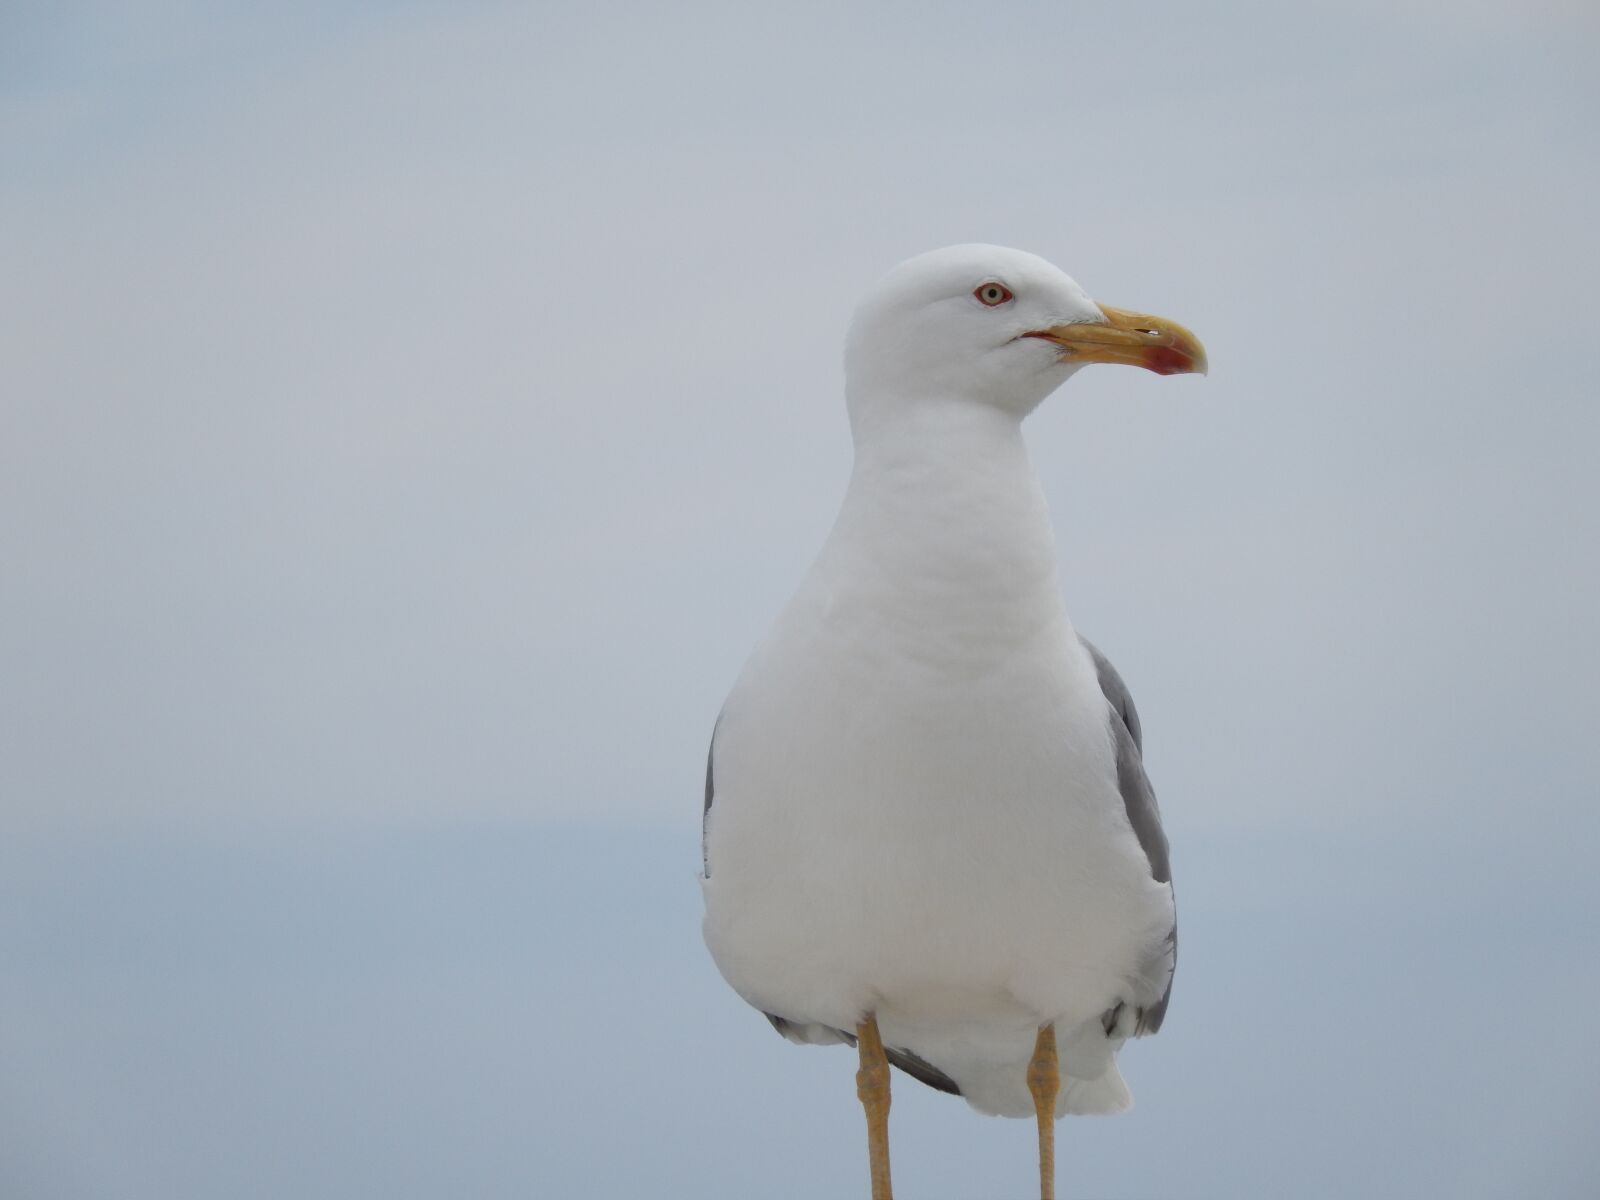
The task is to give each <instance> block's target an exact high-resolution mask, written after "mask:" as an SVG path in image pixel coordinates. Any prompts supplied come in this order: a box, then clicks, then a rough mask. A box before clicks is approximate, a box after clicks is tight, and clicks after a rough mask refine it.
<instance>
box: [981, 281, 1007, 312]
mask: <svg viewBox="0 0 1600 1200" xmlns="http://www.w3.org/2000/svg"><path fill="white" fill-rule="evenodd" d="M972 294H973V295H974V296H976V297H977V298H978V303H979V304H985V305H988V306H989V307H990V308H996V307H998V306H999V305H1002V304H1004V303H1005V302H1006V301H1008V300H1015V299H1016V297H1015V296H1014V295H1012V294H1011V289H1010V288H1008V287H1007V286H1006V285H1005V284H1003V283H996V282H995V281H994V280H992V279H991V280H990V281H989V282H988V283H980V284H979V285H978V286H977V287H975V288H973V289H972Z"/></svg>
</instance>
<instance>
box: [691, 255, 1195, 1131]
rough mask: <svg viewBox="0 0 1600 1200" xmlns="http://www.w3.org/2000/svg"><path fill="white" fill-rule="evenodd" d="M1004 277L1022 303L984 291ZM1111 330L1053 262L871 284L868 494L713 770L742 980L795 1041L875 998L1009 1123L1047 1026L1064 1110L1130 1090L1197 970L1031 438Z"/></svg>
mask: <svg viewBox="0 0 1600 1200" xmlns="http://www.w3.org/2000/svg"><path fill="white" fill-rule="evenodd" d="M991 281H993V282H998V283H999V284H1000V285H1001V286H1002V287H1003V288H1004V289H1005V291H1006V293H1008V294H1009V296H1008V298H1007V299H1005V300H1004V301H1002V302H1000V303H998V304H995V305H991V304H990V303H989V302H988V300H987V299H985V298H983V297H981V296H980V295H979V294H978V293H977V291H975V289H977V288H980V287H982V286H984V285H986V284H987V283H989V282H991ZM998 294H999V293H995V292H989V293H985V294H984V295H985V296H991V297H992V296H995V295H998ZM1106 311H1111V312H1114V311H1116V310H1106ZM1107 321H1108V318H1107V317H1106V315H1105V313H1104V312H1103V311H1102V310H1101V309H1100V308H1099V307H1098V306H1096V305H1095V304H1094V303H1093V302H1092V301H1091V300H1089V298H1088V297H1087V296H1086V295H1085V294H1084V292H1083V291H1082V289H1080V288H1079V287H1078V286H1077V284H1075V283H1074V282H1073V281H1072V280H1071V279H1069V278H1068V277H1067V276H1065V275H1063V274H1062V273H1061V272H1060V271H1058V270H1057V269H1056V268H1054V267H1053V266H1051V265H1050V264H1049V263H1046V262H1044V261H1043V260H1042V259H1038V258H1036V257H1034V256H1032V255H1028V254H1023V253H1021V252H1019V251H1014V250H1006V249H1003V248H1000V247H994V246H958V247H951V248H949V249H947V250H942V251H935V252H933V253H932V254H928V255H923V256H921V257H919V258H916V259H912V260H910V261H909V262H907V263H905V264H902V265H901V266H900V267H898V268H896V270H895V271H893V272H891V273H890V275H889V276H888V277H887V278H886V279H885V280H884V281H883V282H882V283H881V284H880V285H879V286H878V288H877V289H876V290H875V291H874V292H873V293H872V294H871V295H870V296H869V297H868V299H867V300H866V302H865V303H864V304H863V305H862V307H861V309H860V311H859V312H858V314H857V316H856V319H855V322H854V323H853V326H852V329H851V334H850V340H849V345H848V350H847V357H846V377H847V397H848V403H849V412H850V419H851V425H852V429H853V432H854V437H855V446H856V460H855V467H854V471H853V474H852V476H851V479H850V484H849V489H848V492H847V494H846V496H845V500H844V504H843V507H842V509H841V511H840V513H839V517H838V520H837V523H836V524H835V526H834V528H833V531H832V533H831V535H830V536H829V538H828V540H827V542H826V544H825V545H824V547H823V549H822V551H821V553H820V555H819V556H818V558H817V560H816V562H815V564H814V565H813V566H812V568H811V570H810V572H809V573H808V574H807V575H806V576H805V579H804V580H803V582H802V583H801V585H800V588H799V590H798V592H797V594H796V595H795V597H794V598H793V600H792V601H791V602H790V604H789V605H788V607H787V608H786V609H785V610H784V612H783V613H782V615H781V616H780V617H779V619H778V621H777V623H776V625H775V626H774V628H773V629H772V631H771V633H770V635H769V636H768V637H767V639H766V640H765V641H764V642H763V643H762V644H761V645H760V646H759V647H758V648H757V649H756V651H755V653H754V654H753V655H752V657H751V658H750V661H749V663H748V665H747V666H746V667H745V669H744V671H743V673H742V674H741V676H740V678H739V680H738V682H737V684H736V686H735V687H734V689H733V691H732V693H731V694H730V696H729V697H728V700H727V703H726V705H725V707H724V709H723V711H722V714H721V716H720V718H719V720H718V723H717V728H716V733H715V737H714V742H713V747H712V759H711V764H710V768H709V770H710V775H711V779H712V781H714V796H713V795H712V794H711V793H712V788H711V787H709V786H708V795H707V804H708V807H707V813H706V830H705V853H706V875H705V878H704V881H703V889H704V897H705V907H706V915H705V926H704V930H705V937H706V942H707V945H708V946H709V947H710V950H711V953H712V956H713V957H714V959H715V961H716V964H717V966H718V968H719V969H720V970H721V972H722V974H723V975H724V976H725V977H726V979H727V980H728V982H729V983H730V984H731V985H732V986H733V987H734V989H735V990H737V991H738V993H739V994H740V995H741V996H742V997H744V998H745V999H746V1000H747V1001H749V1002H750V1003H751V1004H752V1005H755V1006H756V1007H757V1008H759V1009H761V1010H762V1011H763V1012H766V1013H768V1014H771V1015H772V1016H774V1017H776V1018H778V1019H779V1020H778V1021H776V1022H775V1023H776V1024H778V1025H779V1028H780V1029H783V1030H784V1031H785V1032H786V1033H788V1035H789V1036H791V1037H792V1038H794V1039H795V1040H801V1041H837V1040H845V1037H844V1033H845V1031H853V1030H854V1029H855V1028H856V1026H857V1023H858V1022H859V1021H861V1020H862V1019H863V1018H864V1016H865V1015H867V1014H869V1013H875V1014H876V1017H877V1021H878V1025H879V1028H880V1029H881V1031H882V1035H883V1042H884V1044H885V1045H886V1046H888V1047H891V1048H893V1049H895V1050H898V1051H903V1052H909V1053H910V1054H913V1055H915V1056H916V1057H917V1058H919V1059H921V1060H923V1062H924V1063H926V1064H928V1065H929V1066H931V1067H933V1068H934V1069H935V1071H936V1072H937V1073H939V1074H942V1075H943V1076H946V1077H947V1078H948V1080H949V1081H952V1082H953V1083H954V1084H955V1085H956V1086H958V1087H959V1089H960V1091H961V1093H962V1094H963V1095H964V1096H965V1097H966V1099H967V1100H968V1101H969V1103H971V1104H972V1105H973V1107H975V1108H977V1109H979V1110H981V1111H983V1112H988V1113H998V1114H1001V1115H1006V1116H1032V1115H1034V1103H1033V1100H1032V1098H1031V1096H1030V1094H1029V1090H1028V1086H1027V1083H1026V1079H1025V1074H1026V1066H1027V1063H1028V1059H1029V1055H1030V1054H1031V1053H1032V1052H1033V1049H1034V1042H1035V1037H1036V1035H1037V1033H1038V1031H1039V1029H1040V1027H1041V1026H1044V1025H1048V1024H1054V1025H1055V1026H1056V1028H1057V1030H1058V1032H1059V1036H1060V1045H1061V1069H1062V1088H1061V1091H1060V1093H1059V1096H1058V1097H1057V1100H1056V1111H1057V1114H1058V1115H1059V1114H1062V1113H1067V1112H1115V1111H1120V1110H1122V1109H1124V1108H1126V1107H1127V1106H1128V1104H1129V1103H1130V1097H1129V1094H1128V1090H1127V1088H1126V1087H1125V1086H1124V1084H1123V1081H1122V1077H1121V1074H1120V1073H1119V1071H1118V1069H1117V1065H1116V1054H1117V1050H1118V1049H1119V1047H1120V1046H1121V1045H1122V1043H1123V1041H1124V1039H1125V1038H1126V1037H1127V1036H1128V1035H1129V1034H1130V1033H1132V1032H1133V1031H1134V1029H1135V1025H1136V1021H1135V1019H1134V1014H1135V1013H1137V1012H1138V1011H1139V1010H1141V1009H1144V1008H1148V1007H1150V1006H1154V1005H1156V1004H1157V1003H1158V1002H1164V1001H1163V998H1164V995H1165V993H1166V989H1167V988H1168V985H1169V982H1170V978H1171V974H1172V969H1173V961H1174V953H1175V951H1174V944H1173V930H1174V910H1173V894H1172V887H1171V884H1170V882H1167V881H1164V880H1161V879H1158V878H1156V877H1155V876H1154V874H1153V871H1152V857H1151V855H1150V854H1149V853H1147V848H1146V846H1145V845H1142V844H1141V836H1140V835H1139V833H1138V832H1137V831H1136V829H1135V827H1134V823H1133V821H1132V819H1131V818H1132V810H1131V808H1130V806H1129V802H1125V797H1124V794H1123V791H1122V790H1121V789H1120V788H1119V777H1118V771H1119V763H1118V745H1117V736H1116V729H1117V726H1116V723H1115V722H1116V720H1117V719H1119V718H1118V716H1117V713H1116V712H1115V711H1114V706H1113V705H1112V704H1111V703H1110V702H1108V699H1107V694H1106V692H1105V690H1103V687H1102V681H1101V679H1100V677H1099V674H1098V672H1097V664H1096V662H1095V660H1094V658H1093V657H1092V655H1091V653H1090V651H1089V650H1088V648H1087V647H1086V646H1085V645H1084V644H1083V643H1082V642H1081V641H1080V640H1079V637H1078V635H1077V633H1076V631H1075V630H1074V628H1073V626H1072V622H1071V620H1070V619H1069V617H1068V615H1067V609H1066V606H1065V604H1064V602H1063V599H1062V596H1061V592H1060V590H1059V587H1058V584H1057V579H1056V561H1055V549H1054V539H1053V536H1052V532H1051V527H1050V520H1049V514H1048V512H1047V510H1046V505H1045V499H1044V495H1043V492H1042V490H1041V488H1040V486H1039V482H1038V479H1037V477H1036V475H1035V473H1034V470H1033V467H1032V465H1031V464H1030V462H1029V458H1028V454H1027V450H1026V447H1025V445H1024V442H1023V437H1022V430H1021V422H1022V419H1023V417H1025V416H1026V415H1027V413H1028V412H1030V411H1031V410H1032V409H1033V408H1034V407H1035V406H1036V405H1037V404H1038V403H1039V402H1040V401H1041V400H1042V399H1043V398H1044V397H1045V396H1046V395H1048V394H1049V393H1050V392H1051V391H1053V390H1054V389H1055V388H1056V387H1057V386H1059V385H1060V384H1061V383H1062V382H1063V381H1065V380H1066V379H1067V378H1068V377H1069V376H1070V375H1071V374H1072V373H1073V372H1074V371H1075V370H1076V369H1077V368H1078V367H1079V366H1080V365H1082V363H1083V362H1084V361H1110V360H1109V359H1105V358H1097V357H1095V356H1094V355H1092V354H1091V355H1084V354H1074V353H1073V352H1072V351H1071V350H1070V349H1068V348H1066V347H1067V342H1066V341H1065V340H1064V338H1065V335H1063V334H1061V331H1062V330H1063V329H1066V328H1069V327H1070V328H1072V329H1083V328H1086V327H1093V328H1097V329H1099V330H1101V331H1104V330H1105V329H1106V328H1108V325H1107ZM1174 328H1176V327H1174ZM1039 331H1054V334H1055V335H1056V336H1051V337H1047V336H1045V335H1044V334H1043V333H1041V332H1039ZM1140 332H1141V333H1143V332H1145V331H1144V330H1141V331H1140ZM1182 332H1184V331H1181V330H1180V333H1182ZM1185 336H1187V335H1186V334H1185ZM1163 344H1167V343H1163ZM1196 348H1197V344H1196ZM1117 361H1129V360H1128V359H1126V358H1123V359H1118V360H1117ZM1201 364H1202V365H1203V360H1201ZM1145 365H1150V364H1149V363H1146V364H1145ZM1157 369H1160V368H1159V367H1158V368H1157ZM1175 369H1197V368H1175ZM1128 719H1129V720H1130V721H1132V722H1134V723H1135V731H1136V718H1132V717H1131V713H1130V716H1129V718H1128ZM1140 778H1141V779H1142V768H1141V773H1140ZM1151 811H1152V812H1153V806H1152V810H1151ZM1156 833H1157V836H1159V828H1157V830H1156ZM1161 849H1162V861H1163V862H1164V858H1165V854H1164V850H1165V847H1164V842H1163V843H1162V847H1161ZM1119 1005H1120V1006H1122V1007H1121V1008H1120V1009H1119V1007H1118V1006H1119Z"/></svg>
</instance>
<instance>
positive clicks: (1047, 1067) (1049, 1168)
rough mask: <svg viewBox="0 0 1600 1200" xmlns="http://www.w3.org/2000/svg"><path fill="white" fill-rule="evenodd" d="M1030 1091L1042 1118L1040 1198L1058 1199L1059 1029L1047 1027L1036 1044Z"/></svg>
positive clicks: (1029, 1077)
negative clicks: (1057, 1110)
mask: <svg viewBox="0 0 1600 1200" xmlns="http://www.w3.org/2000/svg"><path fill="white" fill-rule="evenodd" d="M1028 1090H1029V1091H1030V1092H1032V1093H1033V1111H1034V1113H1035V1114H1036V1115H1037V1116H1038V1118H1039V1197H1040V1200H1055V1197H1056V1093H1057V1092H1059V1091H1060V1090H1061V1072H1060V1067H1059V1065H1058V1063H1057V1062H1056V1027H1055V1026H1054V1025H1046V1026H1045V1027H1044V1028H1042V1029H1041V1030H1039V1036H1038V1038H1037V1039H1036V1040H1035V1041H1034V1043H1033V1058H1032V1060H1031V1061H1029V1063H1028Z"/></svg>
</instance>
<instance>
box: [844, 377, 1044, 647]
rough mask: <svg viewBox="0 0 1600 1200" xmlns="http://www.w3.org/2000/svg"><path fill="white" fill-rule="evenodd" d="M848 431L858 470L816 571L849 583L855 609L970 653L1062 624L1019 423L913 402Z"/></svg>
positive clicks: (991, 413)
mask: <svg viewBox="0 0 1600 1200" xmlns="http://www.w3.org/2000/svg"><path fill="white" fill-rule="evenodd" d="M874 418H875V419H874ZM852 424H853V427H854V430H855V439H856V461H855V469H854V471H853V472H852V474H851V478H850V486H849V490H848V491H847V493H846V495H845V500H844V505H843V507H842V509H841V510H840V513H839V520H838V523H837V524H836V525H835V527H834V530H833V533H832V535H831V537H830V538H829V541H828V545H827V547H826V548H825V549H824V551H823V555H822V558H821V559H820V560H819V562H818V567H819V569H821V570H823V571H824V572H826V574H827V575H829V576H830V577H831V578H832V579H833V580H836V581H842V580H845V579H851V580H854V581H857V582H856V583H854V584H853V585H852V587H851V589H850V590H851V592H852V593H854V595H853V597H852V598H853V599H855V600H859V601H862V602H863V603H865V604H866V605H868V606H869V607H870V608H871V609H873V610H876V611H877V612H878V614H879V618H880V620H881V621H883V622H885V623H887V624H890V625H894V626H897V627H900V628H903V629H905V630H906V631H907V632H908V633H910V632H912V631H915V630H921V631H924V632H926V633H927V634H928V635H929V636H930V637H932V638H935V639H938V640H943V641H947V642H949V641H953V642H955V643H958V644H961V645H966V646H970V647H974V648H976V647H981V646H986V645H992V644H993V643H994V642H995V641H996V640H997V639H998V640H1000V641H1002V642H1014V641H1016V640H1017V639H1019V638H1027V637H1030V636H1031V635H1033V634H1035V633H1037V632H1039V630H1040V629H1041V627H1042V626H1044V625H1047V624H1054V623H1056V622H1065V620H1066V613H1065V609H1064V607H1063V605H1062V601H1061V596H1060V591H1059V589H1058V587H1057V584H1056V561H1055V544H1054V537H1053V535H1052V533H1051V529H1050V514H1049V510H1048V509H1047V507H1046V505H1045V499H1044V492H1043V490H1042V489H1041V488H1040V486H1039V480H1038V477H1037V476H1036V475H1035V473H1034V470H1033V464H1032V463H1031V462H1030V461H1029V458H1028V451H1027V446H1026V445H1025V443H1024V442H1023V438H1022V428H1021V419H1020V417H1018V416H1016V415H1015V414H1011V413H1007V412H1004V411H1002V410H1000V409H998V408H994V407H992V406H990V405H986V404H980V403H974V402H972V401H970V400H958V399H950V400H921V401H918V402H917V403H915V404H906V405H895V406H894V407H893V408H888V407H887V406H884V407H877V408H874V409H872V410H869V411H868V412H867V413H864V414H858V417H857V419H856V420H854V421H853V422H852ZM841 598H843V597H841Z"/></svg>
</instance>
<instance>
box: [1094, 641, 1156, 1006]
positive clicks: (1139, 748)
mask: <svg viewBox="0 0 1600 1200" xmlns="http://www.w3.org/2000/svg"><path fill="white" fill-rule="evenodd" d="M1078 640H1079V641H1081V642H1083V645H1084V649H1086V650H1088V651H1089V654H1090V656H1091V657H1092V658H1093V659H1094V669H1095V673H1096V674H1097V675H1098V676H1099V677H1100V690H1101V692H1103V693H1104V694H1105V698H1106V704H1107V705H1108V706H1109V708H1110V713H1109V717H1108V719H1109V720H1110V722H1111V739H1112V743H1113V744H1114V745H1115V747H1116V754H1117V789H1118V790H1119V791H1120V792H1121V793H1122V804H1123V807H1124V808H1125V809H1126V810H1127V813H1128V824H1130V825H1132V826H1133V832H1134V835H1135V836H1136V837H1137V838H1138V839H1139V845H1140V847H1141V848H1142V849H1143V850H1144V856H1145V858H1147V859H1148V860H1149V862H1150V876H1151V878H1153V879H1154V880H1155V881H1156V882H1157V883H1165V884H1168V885H1169V886H1170V885H1171V883H1172V860H1171V856H1170V854H1169V852H1168V849H1167V835H1166V832H1165V831H1164V830H1163V829H1162V828H1161V810H1160V808H1158V807H1157V806H1156V793H1155V789H1154V788H1152V787H1151V786H1150V777H1149V776H1147V775H1146V774H1145V773H1144V754H1143V750H1144V736H1143V732H1142V731H1141V730H1140V728H1139V712H1138V710H1137V709H1136V708H1134V706H1133V696H1132V695H1131V694H1130V693H1129V691H1128V685H1127V684H1125V683H1124V682H1122V676H1121V675H1118V674H1117V669H1116V668H1115V667H1113V666H1112V665H1111V661H1110V660H1109V659H1108V658H1106V656H1105V655H1104V654H1101V653H1100V651H1099V649H1098V648H1097V647H1096V646H1095V645H1094V644H1093V643H1092V642H1090V641H1089V640H1088V639H1087V638H1079V639H1078ZM1161 956H1162V959H1163V960H1164V962H1165V964H1167V986H1166V990H1165V991H1163V992H1162V993H1161V999H1159V1000H1157V1001H1156V1002H1155V1003H1154V1004H1151V1005H1146V1006H1144V1007H1138V1008H1135V1010H1134V1020H1133V1028H1132V1032H1133V1034H1134V1036H1136V1037H1137V1036H1139V1035H1140V1034H1146V1033H1154V1032H1155V1031H1156V1030H1158V1029H1160V1028H1161V1022H1162V1020H1163V1019H1164V1018H1165V1017H1166V1015H1167V1001H1168V1000H1170V999H1171V998H1172V976H1173V974H1174V973H1175V972H1176V969H1177V962H1178V926H1177V922H1176V921H1174V922H1173V926H1172V931H1171V932H1170V933H1169V934H1168V935H1167V940H1166V943H1165V944H1164V945H1163V947H1162V950H1161ZM1122 1009H1123V1005H1122V1004H1120V1003H1119V1004H1118V1005H1117V1006H1116V1007H1115V1008H1113V1009H1112V1010H1111V1011H1110V1012H1108V1013H1107V1014H1106V1015H1105V1025H1106V1032H1107V1033H1110V1032H1111V1031H1112V1030H1113V1029H1115V1028H1116V1027H1117V1025H1118V1024H1120V1023H1121V1022H1120V1021H1119V1018H1120V1017H1121V1016H1122Z"/></svg>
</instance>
